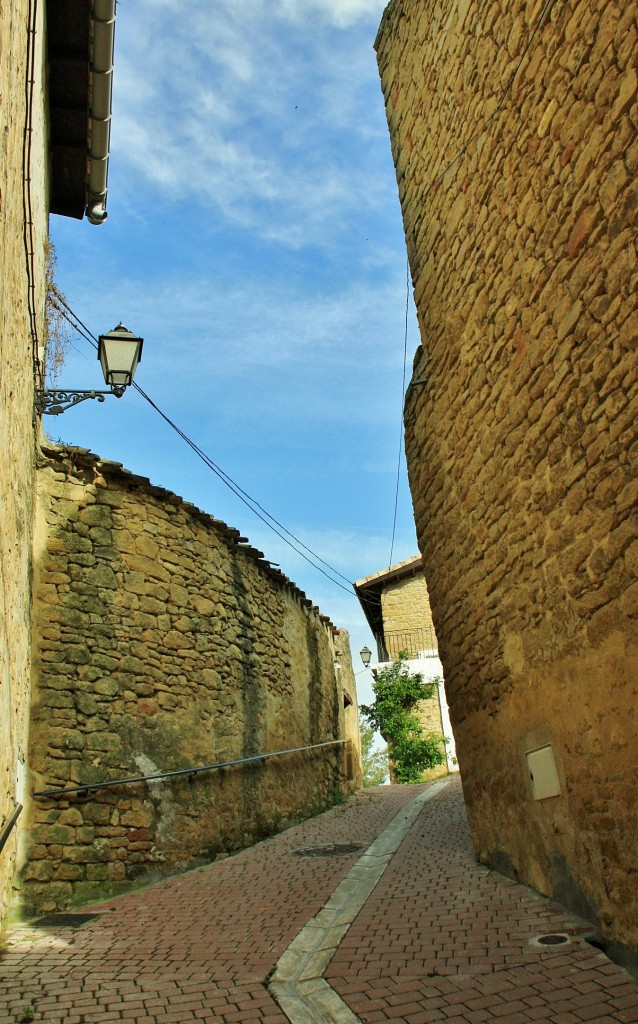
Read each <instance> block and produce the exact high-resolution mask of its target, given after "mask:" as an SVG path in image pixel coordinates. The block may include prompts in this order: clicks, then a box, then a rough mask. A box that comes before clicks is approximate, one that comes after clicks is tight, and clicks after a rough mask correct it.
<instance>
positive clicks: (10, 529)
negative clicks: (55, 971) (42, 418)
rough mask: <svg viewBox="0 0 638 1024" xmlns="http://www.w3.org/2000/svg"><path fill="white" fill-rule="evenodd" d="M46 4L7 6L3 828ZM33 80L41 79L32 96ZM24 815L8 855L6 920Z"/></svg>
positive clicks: (27, 484)
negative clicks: (26, 226)
mask: <svg viewBox="0 0 638 1024" xmlns="http://www.w3.org/2000/svg"><path fill="white" fill-rule="evenodd" d="M43 7H44V5H43V4H40V5H39V7H36V8H35V11H36V14H37V20H36V21H35V22H34V21H32V22H31V26H30V23H29V11H30V5H29V4H27V3H26V2H25V0H12V2H11V3H8V2H2V3H0V35H1V37H2V46H1V47H0V82H1V83H2V85H1V88H0V122H1V123H2V132H0V439H1V442H2V460H1V461H0V581H1V586H0V834H1V833H2V830H3V828H5V827H7V826H8V824H9V821H10V820H11V818H12V816H13V813H14V810H15V809H16V804H23V803H24V801H25V778H26V771H25V764H26V758H27V734H28V716H29V691H30V680H31V626H30V612H31V538H32V522H33V499H34V469H35V431H34V416H33V382H34V367H33V335H32V331H33V328H35V331H36V333H37V335H38V338H39V340H40V342H41V341H42V340H43V310H44V286H45V240H46V238H47V216H46V210H47V201H46V199H47V196H46V191H47V184H46V151H45V145H44V136H45V130H44V110H43V101H44V88H43V49H42V30H43V24H42V11H43ZM29 27H31V28H34V29H35V36H34V50H33V57H34V59H33V64H32V68H33V73H31V72H30V71H29V70H28V68H27V51H28V48H29V47H28V43H29V38H30V37H29V34H28V31H29ZM27 78H29V79H31V78H32V79H33V82H34V85H33V92H32V94H31V93H30V91H28V90H27V89H26V83H27ZM27 94H29V98H30V102H29V105H28V110H29V111H30V116H27V113H28V111H27V106H26V96H27ZM25 138H26V139H28V140H29V141H30V146H28V147H25ZM25 209H26V210H27V211H28V213H27V216H28V222H29V230H28V232H27V233H26V235H25V231H24V221H25ZM25 238H26V246H25ZM29 300H30V302H29ZM32 314H33V315H32ZM40 354H41V353H40ZM21 822H22V818H19V819H18V822H17V825H16V826H15V827H14V828H13V830H12V832H11V834H10V836H9V839H8V841H7V843H6V845H5V846H4V849H3V850H2V852H0V924H1V923H2V921H3V920H4V917H5V914H6V910H7V906H8V903H9V897H10V890H11V882H12V878H13V874H14V866H15V863H16V852H17V848H18V840H19V834H20V826H21Z"/></svg>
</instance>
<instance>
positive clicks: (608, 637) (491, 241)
mask: <svg viewBox="0 0 638 1024" xmlns="http://www.w3.org/2000/svg"><path fill="white" fill-rule="evenodd" d="M637 21H638V5H637V4H636V2H635V0H627V2H625V3H623V4H620V3H616V2H614V0H577V2H573V3H562V4H558V3H551V2H544V0H528V2H526V3H519V4H511V3H505V2H504V0H494V2H493V3H489V4H486V3H480V2H478V0H462V2H461V0H459V2H456V0H427V2H426V0H393V2H391V3H390V4H389V5H388V7H387V9H386V12H385V14H384V17H383V20H382V23H381V26H380V30H379V34H378V37H377V42H376V48H377V53H378V61H379V68H380V74H381V81H382V86H383V92H384V97H385V103H386V110H387V117H388V124H389V129H390V137H391V143H392V149H393V154H394V161H395V166H396V173H397V182H398V187H399V196H400V200H401V207H402V213H403V222H404V227H405V235H406V241H407V249H408V256H409V261H410V267H411V272H412V282H413V286H414V296H415V302H416V306H417V312H418V318H419V327H420V334H421V344H420V346H419V348H418V349H417V352H416V354H415V358H414V373H413V377H412V382H411V385H410V388H409V391H408V395H407V399H406V410H405V430H406V450H407V458H408V466H409V475H410V484H411V489H412V495H413V501H414V506H415V515H416V521H417V532H418V540H419V547H420V549H421V552H422V554H423V558H424V565H425V567H426V574H427V579H428V589H429V593H430V599H431V603H432V612H433V618H434V623H435V625H436V632H437V636H438V639H439V646H440V652H441V660H442V662H443V666H444V668H445V679H446V688H447V694H448V700H449V703H450V711H451V718H452V724H453V727H454V734H455V737H456V743H457V752H458V758H459V762H460V767H461V772H462V776H463V781H464V788H465V794H466V799H467V806H468V811H469V816H470V822H471V827H472V831H473V836H474V841H475V845H476V849H477V851H478V854H479V856H480V858H481V860H483V861H484V862H486V863H489V864H491V865H494V866H495V867H498V868H500V869H501V870H504V871H507V872H508V873H510V874H512V875H514V876H516V877H518V878H520V879H522V880H524V881H525V882H527V883H529V884H531V885H532V886H535V887H536V888H537V889H539V890H540V891H541V892H544V893H549V894H553V895H555V896H556V897H558V898H559V899H560V900H562V901H563V902H564V903H566V904H567V905H568V906H570V907H572V908H573V909H575V910H576V911H578V912H580V913H582V914H583V915H584V916H585V917H588V918H590V919H592V920H594V921H596V922H598V923H599V925H600V929H601V933H602V936H603V940H604V941H605V942H606V943H607V944H608V945H609V948H610V950H611V951H612V952H613V953H614V955H615V956H617V957H619V958H621V959H622V958H624V959H625V961H626V962H627V963H630V962H632V961H633V962H634V963H635V961H636V952H637V950H638V888H637V887H636V884H635V879H636V874H637V872H638V848H637V846H636V843H635V842H634V841H633V838H632V837H634V838H635V836H636V834H637V831H638V820H637V815H638V771H637V770H636V766H637V764H638V740H637V737H636V729H635V709H636V702H637V697H638V630H637V627H636V622H637V617H638V581H637V579H636V575H637V571H638V520H637V517H636V498H637V496H638V482H637V480H636V459H637V457H638V441H637V437H636V433H637V429H638V428H637V422H638V416H637V413H638V385H637V376H638V366H637V362H636V346H637V339H638V291H637V288H636V285H637V283H638V259H637V255H636V217H637V215H638V185H637V184H636V169H637V167H638V137H637V131H636V129H637V128H638V73H637V68H636V63H637V55H638V25H637Z"/></svg>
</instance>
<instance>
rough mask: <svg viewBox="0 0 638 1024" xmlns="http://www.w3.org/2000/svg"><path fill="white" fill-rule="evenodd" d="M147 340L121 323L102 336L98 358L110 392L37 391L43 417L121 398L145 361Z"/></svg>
mask: <svg viewBox="0 0 638 1024" xmlns="http://www.w3.org/2000/svg"><path fill="white" fill-rule="evenodd" d="M143 343H144V339H143V338H138V337H137V336H136V335H135V334H132V333H131V332H130V331H128V330H127V329H126V327H125V326H124V324H122V323H119V324H118V325H117V327H114V328H113V330H112V331H109V333H108V334H101V335H100V337H99V341H98V350H97V357H98V359H99V360H100V365H101V367H102V373H103V374H104V381H105V383H106V384H108V385H109V387H110V390H109V391H68V390H66V389H65V390H60V389H57V388H56V389H52V390H50V391H47V390H43V389H37V390H36V398H35V404H36V409H37V410H38V412H39V413H40V415H44V414H46V415H47V416H59V415H60V413H63V412H66V410H67V409H72V408H73V406H74V405H78V404H79V403H80V402H84V401H86V399H87V398H97V400H98V402H103V401H104V399H105V398H106V396H107V395H115V397H116V398H121V397H122V395H123V394H124V392H125V391H126V389H127V387H128V386H129V385H130V384H132V383H133V377H134V375H135V371H136V369H137V364H138V363H139V362H140V360H141V358H142V345H143Z"/></svg>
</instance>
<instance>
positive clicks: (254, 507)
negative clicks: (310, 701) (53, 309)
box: [58, 296, 356, 596]
mask: <svg viewBox="0 0 638 1024" xmlns="http://www.w3.org/2000/svg"><path fill="white" fill-rule="evenodd" d="M58 298H59V300H60V302H61V303H62V305H63V306H64V309H60V312H61V314H62V316H64V318H65V319H66V320H67V322H68V323H69V324H71V326H73V327H74V329H75V330H77V332H78V333H79V334H80V335H81V337H83V338H84V339H85V340H86V341H88V342H89V344H90V345H92V346H93V348H95V349H97V347H98V345H97V338H96V337H95V335H94V334H93V332H92V331H91V330H90V329H89V328H88V327H87V326H86V324H84V323H83V322H82V321H81V320H80V318H79V317H78V316H77V315H76V314H75V313H74V312H73V310H72V309H71V307H70V306H69V304H68V303H67V302H66V301H65V300H64V299H63V297H62V296H58ZM132 386H133V388H134V389H135V390H136V391H137V392H138V394H139V395H140V396H141V397H142V398H143V399H144V400H145V401H146V402H148V404H149V405H150V406H151V408H152V409H154V410H155V412H157V413H158V415H159V416H161V418H162V419H163V420H164V421H165V422H166V423H167V424H168V426H170V427H171V429H172V430H174V431H175V432H176V434H178V436H179V437H181V438H182V440H183V441H184V442H185V443H186V444H187V445H188V446H189V448H191V450H192V451H193V452H195V454H196V455H197V456H198V458H200V459H201V460H202V462H204V463H205V465H206V466H207V467H208V468H209V469H210V470H211V472H213V473H214V474H215V475H216V476H217V477H218V478H219V479H220V480H221V481H222V483H224V484H225V485H226V486H227V487H228V488H229V490H231V491H232V492H233V494H235V496H236V497H237V498H239V500H240V501H241V502H243V504H244V505H246V507H247V508H249V509H250V511H251V512H252V513H253V514H254V515H256V516H257V518H258V519H260V520H261V521H262V522H263V523H264V524H265V525H266V526H268V527H269V529H271V530H272V531H273V533H276V534H277V536H278V537H279V538H280V539H281V540H283V541H284V543H286V544H287V545H288V546H289V547H290V548H292V550H293V551H295V553H296V554H298V555H300V556H301V557H302V558H303V559H304V560H305V561H306V562H308V564H309V565H311V566H312V567H313V568H314V569H316V570H317V571H318V572H320V573H322V575H323V576H325V577H326V579H328V580H329V581H330V582H331V583H333V584H334V585H335V586H337V587H340V588H341V589H342V590H345V591H346V593H348V594H351V595H352V596H356V595H354V593H353V591H352V589H351V588H352V587H354V584H353V582H352V581H351V580H349V579H348V578H347V577H346V576H344V575H343V574H342V573H340V572H339V570H338V569H335V567H334V566H332V565H331V564H330V563H329V562H326V561H325V559H323V558H321V556H320V555H318V554H317V553H316V552H315V551H313V550H312V548H310V547H308V545H307V544H304V542H303V541H302V540H300V539H299V537H297V536H296V535H295V534H294V533H292V532H291V531H290V530H288V529H287V528H286V527H285V526H283V525H282V524H281V523H280V522H279V520H277V519H275V517H274V516H272V515H271V514H270V513H269V512H267V511H266V510H265V509H264V508H263V506H262V505H260V504H259V502H257V501H256V500H255V499H254V498H252V497H251V496H250V495H249V494H248V493H247V492H246V491H244V490H243V489H242V488H241V487H240V486H239V484H237V483H236V481H235V480H233V479H232V477H230V476H229V475H228V473H226V472H224V470H222V469H221V467H220V466H218V465H217V464H216V463H215V462H214V461H213V460H212V459H211V458H210V456H208V455H207V454H206V452H204V451H203V450H202V449H201V448H200V447H199V446H198V445H197V444H196V443H195V441H193V440H192V439H191V438H190V437H189V436H188V434H186V433H185V432H184V431H183V430H182V429H181V428H180V427H179V426H178V425H177V424H176V423H175V422H174V421H173V420H171V419H170V417H169V416H167V414H166V413H165V412H163V411H162V409H160V407H159V406H158V405H157V404H156V402H154V401H153V399H152V398H151V397H150V395H148V394H147V393H146V392H145V391H144V390H143V388H141V387H140V386H139V384H137V383H136V382H135V381H134V382H133V385H132ZM262 513H263V514H262ZM268 520H271V521H270V522H269V521H268ZM273 523H274V524H275V525H274V526H273ZM277 527H279V528H280V529H281V530H283V531H284V533H281V532H280V529H277ZM284 534H287V536H284ZM288 538H291V539H292V541H294V542H295V543H294V544H293V543H292V542H291V540H289V539H288ZM297 544H298V545H300V547H301V548H303V549H304V550H300V548H299V547H297V546H296V545H297ZM304 551H306V552H308V554H309V555H311V556H312V558H314V559H316V560H317V561H318V562H320V563H321V565H324V566H325V567H326V568H327V569H329V570H330V572H332V573H334V574H335V575H336V576H339V577H340V578H341V579H342V580H344V581H345V582H346V583H347V584H348V587H344V586H343V584H341V583H339V581H338V580H335V579H333V577H332V576H330V575H329V574H328V573H327V572H325V571H324V570H323V569H322V568H321V566H319V565H317V564H316V562H314V561H312V559H311V558H309V557H308V555H306V554H304Z"/></svg>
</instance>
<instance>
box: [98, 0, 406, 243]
mask: <svg viewBox="0 0 638 1024" xmlns="http://www.w3.org/2000/svg"><path fill="white" fill-rule="evenodd" d="M382 6H383V5H382V4H380V3H378V2H372V0H349V2H348V0H308V2H304V3H298V2H291V0H288V2H286V0H280V2H279V3H266V2H265V0H263V2H262V0H260V2H257V0H255V2H252V3H246V2H244V3H242V4H241V5H237V4H235V3H233V4H229V3H227V2H219V3H216V4H211V3H210V2H209V0H195V2H192V3H189V4H187V5H184V4H181V5H177V6H175V5H174V4H172V3H170V2H168V0H164V2H158V0H145V2H144V0H143V2H141V3H140V4H138V5H137V7H136V8H135V10H129V11H127V10H122V12H121V15H120V17H121V19H122V22H123V24H122V25H121V27H118V52H117V71H116V79H115V82H116V86H115V89H116V92H115V117H114V129H113V152H114V155H115V156H116V158H117V159H119V160H123V161H126V163H127V164H128V165H129V166H130V167H131V168H132V169H133V170H134V171H135V174H136V176H137V177H138V178H142V179H145V180H146V181H147V182H148V183H149V184H151V185H152V186H154V187H155V188H156V190H157V191H158V194H159V195H164V196H165V197H167V198H168V199H170V200H172V201H182V200H187V199H190V200H191V201H195V202H196V203H197V204H198V205H200V206H201V207H203V208H209V209H214V210H215V211H216V213H217V215H218V216H221V217H223V218H225V219H226V220H228V221H229V222H232V223H234V224H236V225H241V226H243V227H245V228H250V229H256V230H258V231H259V232H260V233H261V234H262V235H263V237H264V238H268V239H271V240H273V241H277V242H278V243H280V244H284V245H287V246H290V247H293V248H300V247H302V246H303V245H307V244H308V243H309V242H311V241H313V240H314V241H315V242H317V241H322V240H325V239H326V238H328V237H330V236H331V235H334V232H335V226H336V225H339V228H340V227H341V226H342V225H341V222H342V221H343V219H344V218H352V217H354V216H356V215H357V211H358V210H361V209H363V208H366V207H368V206H369V205H370V204H381V203H382V202H383V201H386V200H387V198H388V196H387V194H385V193H384V190H383V189H380V187H379V179H378V175H376V174H375V173H374V171H373V170H372V164H373V162H372V161H371V160H370V155H371V152H372V149H373V148H374V147H375V145H377V146H379V147H380V146H384V147H387V143H386V138H385V129H384V125H383V116H382V101H381V94H380V90H378V104H377V105H376V107H375V108H371V107H370V104H369V95H370V94H369V92H368V90H367V89H365V88H364V86H368V85H369V82H370V80H371V78H373V77H374V78H376V70H375V65H374V56H373V53H372V41H373V37H374V31H373V30H374V27H375V26H376V21H377V20H378V16H379V14H380V10H381V9H382ZM313 17H314V20H315V23H316V24H315V25H314V26H313V29H314V31H313V36H312V40H311V41H312V53H310V51H309V39H310V37H309V33H308V21H309V20H312V19H313ZM360 22H361V23H362V26H363V27H362V29H361V31H362V32H367V35H368V37H369V38H368V40H367V42H368V45H367V46H361V47H360V48H359V47H357V48H356V50H353V49H352V39H351V37H350V36H348V37H347V38H346V37H345V35H342V33H340V32H339V31H338V30H339V29H346V28H351V27H352V26H354V25H357V24H359V23H360ZM143 23H146V24H153V26H154V28H153V33H152V36H151V37H149V35H148V32H144V31H142V30H141V28H142V24H143ZM120 39H121V42H120ZM142 47H143V51H142ZM311 60H312V63H313V75H312V76H309V75H308V66H309V62H310V61H311ZM353 62H358V63H359V65H360V68H359V71H358V73H357V74H353V66H352V65H353ZM353 83H355V85H354V86H353ZM357 83H358V84H357ZM357 139H358V140H359V144H360V145H359V148H357V145H356V144H355V143H356V140H357ZM346 150H347V151H348V159H347V161H346V160H344V159H343V158H342V157H343V154H344V152H345V151H346Z"/></svg>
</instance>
